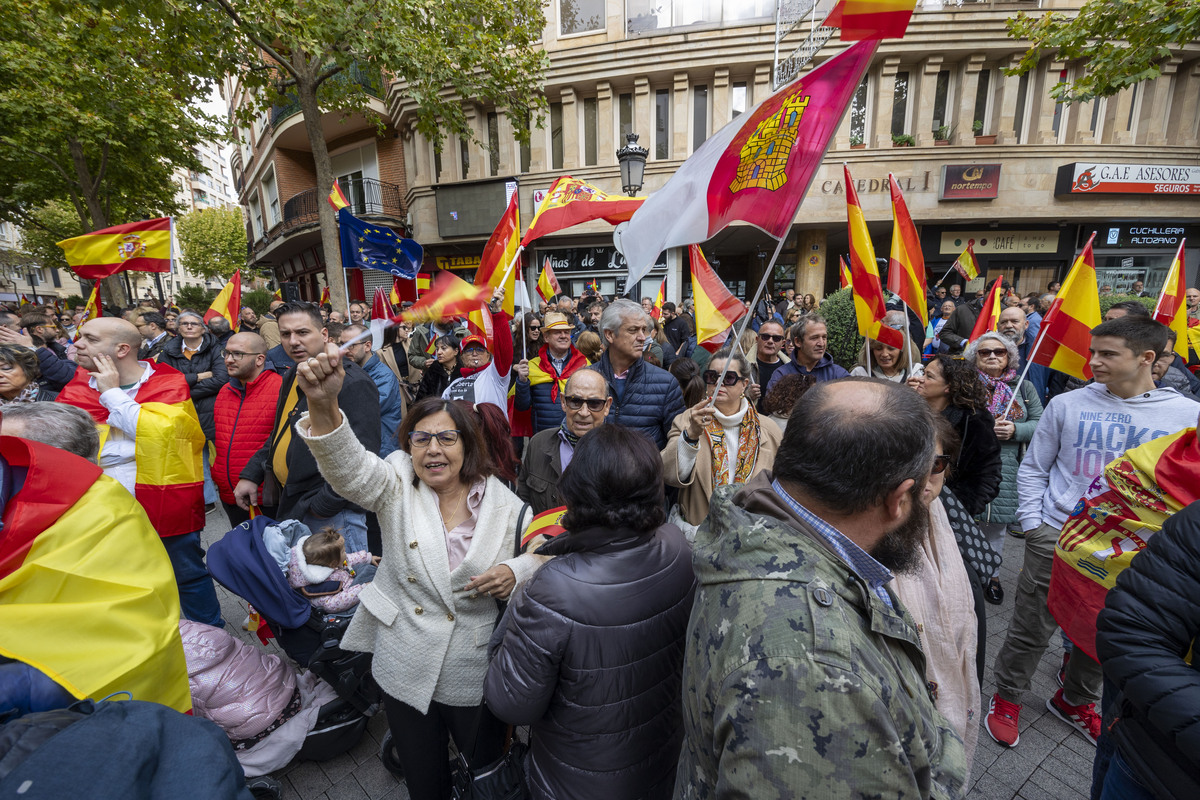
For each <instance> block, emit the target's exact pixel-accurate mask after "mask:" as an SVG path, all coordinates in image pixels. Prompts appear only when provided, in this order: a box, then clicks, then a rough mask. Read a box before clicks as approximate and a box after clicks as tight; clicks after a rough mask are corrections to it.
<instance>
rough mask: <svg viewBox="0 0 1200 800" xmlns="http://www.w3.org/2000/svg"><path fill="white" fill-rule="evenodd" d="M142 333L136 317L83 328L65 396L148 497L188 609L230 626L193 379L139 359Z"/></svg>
mask: <svg viewBox="0 0 1200 800" xmlns="http://www.w3.org/2000/svg"><path fill="white" fill-rule="evenodd" d="M141 343H142V336H141V334H140V333H138V329H137V328H136V327H134V325H133V324H132V323H130V322H127V321H126V320H123V319H116V318H114V317H100V318H97V319H94V320H91V321H89V322H87V323H85V324H84V325H83V327H81V328H80V329H79V337H78V338H77V339H76V340H75V354H76V358H77V359H78V361H79V369H78V370H77V371H76V373H75V377H74V378H73V379H72V380H71V381H70V382H69V383H68V384H67V385H66V386H65V387H64V388H63V390H62V392H61V393H60V394H59V396H58V402H60V403H66V404H67V405H72V406H77V407H78V408H82V409H83V410H84V411H86V412H88V413H89V414H90V415H91V416H92V419H93V420H95V422H96V425H97V426H98V427H99V429H100V437H101V441H102V444H101V449H100V458H99V463H100V467H101V469H103V470H104V473H105V474H106V475H108V476H110V477H112V478H114V479H115V480H117V481H118V482H119V483H120V484H121V485H122V486H124V487H125V488H126V489H127V490H128V491H129V492H130V493H131V494H132V495H133V496H134V497H135V498H136V499H137V501H138V502H139V503H141V505H142V508H143V509H145V511H146V516H148V517H149V518H150V523H151V524H152V525H153V526H154V530H155V531H157V532H158V535H159V537H160V538H161V539H162V543H163V546H164V547H165V548H166V550H167V555H169V556H170V557H171V565H172V566H173V567H174V568H175V581H176V583H177V584H178V586H179V601H180V604H181V605H182V607H183V613H184V616H186V617H187V618H188V619H191V620H194V621H196V622H203V623H205V624H208V625H216V626H218V627H222V626H224V625H225V621H224V620H223V619H222V618H221V606H220V604H219V603H218V602H217V593H216V590H215V589H214V588H213V582H212V578H210V577H209V575H208V569H207V568H206V567H205V566H204V549H203V548H202V547H201V546H200V531H201V530H203V528H204V475H203V471H202V467H201V464H202V461H201V451H202V449H203V447H204V431H203V430H202V429H201V428H200V420H199V418H197V416H196V409H195V408H194V407H193V406H192V399H191V391H190V390H189V389H188V385H187V380H186V379H185V378H184V377H183V375H182V374H181V373H180V372H179V371H178V370H176V369H174V368H173V367H169V366H167V365H166V364H161V363H157V362H152V361H139V360H138V357H137V353H138V347H139V346H140V345H141Z"/></svg>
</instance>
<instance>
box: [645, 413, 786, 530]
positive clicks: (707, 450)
mask: <svg viewBox="0 0 1200 800" xmlns="http://www.w3.org/2000/svg"><path fill="white" fill-rule="evenodd" d="M687 414H688V412H686V411H684V412H683V413H682V414H680V415H679V416H677V417H676V418H675V421H674V422H673V423H672V424H671V432H670V433H669V434H668V435H667V446H666V447H665V448H663V451H662V460H663V480H664V481H666V484H667V486H675V487H677V488H679V489H680V492H679V511H680V513H681V514H682V515H683V519H684V521H686V522H688V523H690V524H692V525H699V524H700V523H701V522H703V521H704V518H705V517H707V516H708V503H709V498H711V497H712V492H713V485H712V484H713V480H712V445H711V444H710V443H709V441H708V437H707V436H703V435H702V436H701V437H700V448H699V450H698V452H697V453H696V468H695V469H693V470H692V474H691V477H690V478H688V480H687V481H683V480H681V479H680V477H679V437H680V436H682V435H683V431H684V428H685V427H686V425H685V423H684V418H685V417H686V416H687ZM758 421H759V425H760V426H761V427H760V434H759V439H758V460H757V461H756V462H755V463H754V469H753V470H751V472H750V477H751V478H753V477H754V476H755V475H757V474H758V473H760V472H762V471H763V470H767V469H771V467H773V466H774V465H775V453H777V452H779V441H780V440H781V439H782V438H783V434H782V433H780V431H779V426H777V425H776V424H775V423H774V422H772V421H771V419H770V418H769V417H767V416H766V415H764V414H759V416H758Z"/></svg>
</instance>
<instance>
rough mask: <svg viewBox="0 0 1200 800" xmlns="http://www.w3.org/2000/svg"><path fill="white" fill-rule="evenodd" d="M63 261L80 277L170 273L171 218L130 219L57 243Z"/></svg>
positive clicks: (93, 278) (94, 277) (96, 277)
mask: <svg viewBox="0 0 1200 800" xmlns="http://www.w3.org/2000/svg"><path fill="white" fill-rule="evenodd" d="M58 246H59V247H61V248H62V250H63V256H64V257H65V258H66V259H67V264H68V265H70V267H71V269H73V270H74V271H75V274H76V275H78V276H79V277H81V278H88V279H92V280H95V279H98V278H107V277H108V276H109V275H116V274H117V273H118V272H123V271H125V270H130V269H131V270H134V271H137V272H170V271H171V258H172V256H173V253H172V251H171V218H170V217H160V218H158V219H147V220H143V221H141V222H130V223H128V224H127V225H117V226H115V227H112V228H105V229H103V230H99V231H92V232H91V233H85V234H84V235H83V236H75V237H73V238H71V239H63V240H62V241H61V242H59V243H58Z"/></svg>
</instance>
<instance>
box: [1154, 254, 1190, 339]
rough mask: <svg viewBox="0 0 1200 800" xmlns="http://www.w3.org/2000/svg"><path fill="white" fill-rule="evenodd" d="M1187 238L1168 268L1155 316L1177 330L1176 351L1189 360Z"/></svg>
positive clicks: (1156, 305) (1155, 308)
mask: <svg viewBox="0 0 1200 800" xmlns="http://www.w3.org/2000/svg"><path fill="white" fill-rule="evenodd" d="M1186 243H1187V239H1180V240H1179V250H1177V251H1176V252H1175V260H1174V261H1172V262H1171V268H1170V269H1169V270H1167V280H1166V282H1165V283H1163V290H1162V294H1161V295H1159V297H1158V303H1157V304H1155V306H1154V318H1155V319H1156V320H1158V321H1159V322H1161V323H1162V324H1163V325H1166V326H1167V327H1168V328H1170V329H1171V330H1173V331H1175V352H1176V353H1178V354H1179V355H1181V356H1182V357H1183V360H1184V361H1187V357H1188V336H1187V333H1188V324H1187V302H1186V301H1185V298H1184V294H1185V293H1186V292H1187V278H1186V277H1185V273H1186V270H1185V269H1184V268H1183V246H1184V245H1185V244H1186Z"/></svg>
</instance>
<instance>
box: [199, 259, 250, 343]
mask: <svg viewBox="0 0 1200 800" xmlns="http://www.w3.org/2000/svg"><path fill="white" fill-rule="evenodd" d="M241 312H242V271H241V270H240V269H239V270H237V271H236V272H234V273H233V276H232V277H231V278H230V279H229V280H228V281H227V282H226V283H225V286H224V287H222V289H221V292H220V294H218V295H217V296H216V297H215V298H214V299H213V301H212V305H211V306H209V307H208V311H205V312H204V321H205V323H208V322H211V321H212V320H214V319H216V318H217V317H224V318H225V320H226V321H227V322H228V323H229V327H230V328H231V329H232V330H233V331H235V332H236V331H237V330H238V329H239V328H241V327H242V317H241Z"/></svg>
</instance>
